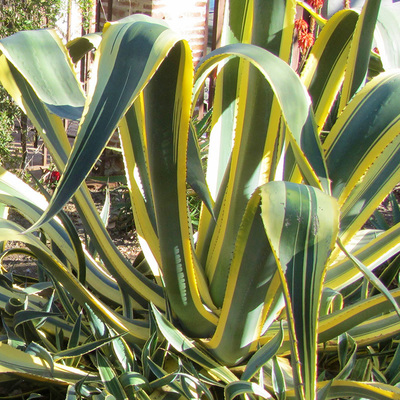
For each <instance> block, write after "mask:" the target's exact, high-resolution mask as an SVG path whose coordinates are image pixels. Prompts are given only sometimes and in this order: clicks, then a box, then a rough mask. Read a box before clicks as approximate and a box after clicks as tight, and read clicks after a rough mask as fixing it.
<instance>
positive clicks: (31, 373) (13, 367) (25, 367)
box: [0, 343, 98, 385]
mask: <svg viewBox="0 0 400 400" xmlns="http://www.w3.org/2000/svg"><path fill="white" fill-rule="evenodd" d="M0 374H17V375H22V376H24V377H26V378H29V379H35V380H38V381H42V382H46V381H47V382H51V383H54V384H60V385H68V384H74V383H77V382H79V381H80V380H82V379H88V381H93V380H97V379H98V376H97V375H95V374H91V373H88V372H87V371H81V370H79V369H77V368H72V367H67V366H65V365H62V364H58V363H54V364H53V368H51V365H48V364H47V362H45V361H44V360H43V359H42V358H40V357H37V356H34V355H30V354H27V353H24V352H23V351H21V350H17V349H15V348H13V347H11V346H9V345H7V344H4V343H0Z"/></svg>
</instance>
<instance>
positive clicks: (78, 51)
mask: <svg viewBox="0 0 400 400" xmlns="http://www.w3.org/2000/svg"><path fill="white" fill-rule="evenodd" d="M100 42H101V34H100V33H89V34H88V35H85V36H81V37H78V38H76V39H73V40H70V41H69V42H68V43H67V45H66V47H67V49H68V53H69V55H70V57H71V59H72V61H73V62H74V63H77V62H78V61H79V60H81V59H82V58H83V57H84V56H85V54H87V53H89V51H91V50H94V49H97V48H98V47H99V45H100Z"/></svg>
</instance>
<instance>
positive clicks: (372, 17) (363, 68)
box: [339, 0, 381, 112]
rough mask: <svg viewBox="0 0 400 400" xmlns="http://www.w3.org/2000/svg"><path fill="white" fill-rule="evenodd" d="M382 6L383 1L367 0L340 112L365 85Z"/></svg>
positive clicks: (347, 72) (355, 40)
mask: <svg viewBox="0 0 400 400" xmlns="http://www.w3.org/2000/svg"><path fill="white" fill-rule="evenodd" d="M380 5H381V0H366V2H365V3H364V6H363V9H362V11H361V14H360V18H359V19H358V22H357V26H356V29H355V32H354V38H353V40H352V43H351V48H350V54H349V59H348V62H347V68H346V75H345V79H344V82H343V88H342V92H341V96H340V103H339V112H342V111H343V110H344V108H345V107H346V105H347V104H348V103H349V101H350V100H351V98H352V97H353V96H354V94H355V93H357V91H358V90H359V89H360V88H361V87H363V85H364V83H365V78H366V76H367V72H368V64H369V59H370V54H371V49H372V42H373V38H374V31H375V26H376V20H377V17H378V12H379V7H380Z"/></svg>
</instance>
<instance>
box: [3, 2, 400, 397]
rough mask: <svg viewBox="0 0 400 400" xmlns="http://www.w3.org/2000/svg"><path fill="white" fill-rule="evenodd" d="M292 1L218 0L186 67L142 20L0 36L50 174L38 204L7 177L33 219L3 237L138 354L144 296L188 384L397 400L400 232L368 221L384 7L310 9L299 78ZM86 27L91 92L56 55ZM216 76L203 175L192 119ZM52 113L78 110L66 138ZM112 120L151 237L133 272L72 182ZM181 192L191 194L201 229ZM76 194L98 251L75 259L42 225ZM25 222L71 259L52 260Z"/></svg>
mask: <svg viewBox="0 0 400 400" xmlns="http://www.w3.org/2000/svg"><path fill="white" fill-rule="evenodd" d="M295 6H296V3H295V2H293V1H286V2H273V6H271V4H270V3H269V2H268V3H266V2H262V1H259V2H258V1H245V2H241V1H230V2H227V5H226V7H227V9H226V16H227V17H226V20H225V25H224V30H223V36H222V44H223V46H222V47H221V48H219V49H217V50H216V51H214V52H212V53H211V54H210V55H208V56H207V57H206V58H205V59H204V60H203V61H202V63H201V64H200V65H199V66H198V67H197V69H196V72H195V75H194V76H193V65H192V57H191V52H190V48H189V46H188V43H187V42H186V41H185V40H183V39H182V38H181V37H180V36H179V35H177V34H175V33H174V32H173V30H171V29H170V27H168V25H167V24H166V23H164V22H161V21H157V20H154V19H152V18H149V17H146V16H142V15H135V16H131V17H129V18H126V19H123V20H121V21H117V22H114V23H108V24H106V26H105V28H104V31H103V32H102V35H101V36H100V35H94V36H93V35H92V36H90V37H86V38H82V39H81V40H77V41H74V43H71V44H70V45H69V46H68V47H65V46H64V45H63V44H62V43H61V41H60V40H59V39H58V38H57V36H56V35H55V33H54V32H53V31H38V32H21V33H19V34H17V35H15V36H12V37H10V38H7V39H5V40H2V41H1V42H0V48H1V51H2V56H1V58H0V69H1V72H0V79H1V81H2V83H3V85H4V86H5V87H6V88H7V90H8V91H9V92H10V94H11V95H12V96H13V97H14V98H15V99H16V101H17V102H18V104H19V105H20V106H21V107H23V109H24V110H25V111H26V112H27V114H28V115H29V117H30V118H31V120H32V121H33V123H34V124H35V126H36V127H37V129H38V131H39V132H40V133H41V134H42V136H43V138H44V140H45V141H46V145H47V146H48V148H49V150H50V151H51V153H52V155H53V159H54V162H55V164H56V165H57V168H58V169H59V171H60V172H62V175H61V179H60V182H59V184H58V186H57V188H56V190H55V193H54V195H53V197H52V198H51V200H50V201H49V204H47V203H41V206H40V207H38V206H36V205H34V204H32V203H33V197H32V199H30V198H27V197H26V195H25V193H24V191H23V190H16V189H15V187H14V188H13V183H12V182H13V179H11V178H10V181H8V182H5V183H4V185H3V186H2V187H3V190H4V192H5V195H4V199H3V200H2V201H4V202H5V203H12V202H13V201H15V199H14V197H13V196H15V198H18V199H20V202H19V204H20V208H21V209H22V210H23V211H24V212H25V213H26V214H27V215H28V214H29V216H30V219H31V220H32V221H33V222H34V225H33V227H31V228H30V229H29V231H28V232H23V229H22V228H21V229H19V228H18V227H15V226H9V225H6V222H4V224H5V226H4V227H2V228H1V229H0V236H1V238H2V239H10V238H15V239H16V240H17V239H18V240H22V241H24V242H26V243H28V245H29V248H30V249H31V251H32V252H33V254H35V255H36V256H37V257H38V258H39V259H40V260H41V261H42V263H43V264H44V266H45V268H47V269H48V270H49V271H51V273H52V274H53V275H54V276H55V279H56V281H58V282H60V283H61V284H62V286H63V288H64V289H65V290H66V291H67V292H68V293H69V294H70V295H71V296H73V298H74V299H75V301H76V302H77V303H78V304H79V305H80V307H82V308H84V309H90V310H92V312H93V313H94V315H96V316H97V317H98V318H99V319H101V320H102V321H103V323H105V324H107V326H110V328H111V329H113V331H115V332H116V333H118V334H124V340H126V342H127V343H128V344H129V345H130V346H132V348H135V349H137V348H144V346H145V343H149V342H148V340H149V337H150V336H151V332H154V331H152V330H151V326H152V319H151V317H150V315H149V309H150V305H151V306H152V310H153V311H152V313H153V314H154V318H155V320H156V322H157V326H158V328H159V330H160V332H161V334H160V336H161V335H162V337H164V338H165V339H166V340H167V342H168V343H169V345H170V346H172V347H174V348H175V350H176V351H178V354H179V357H180V360H181V361H178V363H179V362H181V363H182V364H183V363H184V362H187V360H188V359H189V360H191V362H193V363H194V364H191V365H192V366H194V365H196V366H197V368H196V369H191V367H190V368H189V367H188V369H187V370H186V371H188V370H189V371H191V375H192V376H195V377H196V379H199V380H198V381H197V380H196V382H202V383H204V384H206V387H207V385H214V386H217V385H222V386H224V388H225V389H224V390H225V396H226V397H227V398H233V397H235V396H237V395H239V394H245V393H251V394H254V395H257V396H261V397H265V398H268V397H276V398H284V397H286V398H299V399H314V398H316V396H317V393H318V397H319V398H338V397H345V396H353V395H358V396H359V395H361V396H363V397H369V398H377V399H378V398H379V399H386V398H387V399H389V398H393V396H394V397H396V396H399V391H398V388H396V386H395V385H396V383H397V382H398V378H397V375H396V374H395V369H396V365H398V351H397V346H396V342H395V341H393V342H390V341H391V340H393V339H395V338H396V335H398V333H399V330H400V321H399V315H398V312H399V309H398V306H397V297H398V296H399V292H398V290H392V291H389V290H388V289H387V288H386V287H385V286H384V285H383V284H382V283H381V282H380V281H379V280H378V279H377V278H376V277H375V276H374V275H373V273H372V272H371V271H373V270H375V269H377V268H378V267H379V266H381V265H382V264H383V263H384V262H386V261H388V260H390V259H391V257H392V256H393V255H395V254H396V253H397V252H398V250H399V240H398V239H399V227H398V226H397V225H394V226H393V227H391V228H390V229H388V230H386V231H385V232H382V231H380V230H365V229H363V226H364V224H365V222H366V221H367V220H368V219H369V217H370V216H371V214H372V213H373V212H374V211H375V209H376V208H377V207H378V205H379V204H380V203H381V201H382V200H383V199H384V198H385V197H386V196H387V194H388V193H389V192H390V191H391V190H392V188H393V187H394V186H395V185H396V184H397V182H398V180H399V165H400V164H399V162H398V160H397V157H398V145H397V143H398V140H399V134H398V133H399V130H398V126H399V122H398V121H399V115H400V107H399V105H398V101H396V99H397V98H398V92H399V77H400V75H399V70H398V69H396V68H392V67H398V66H397V65H393V63H395V57H392V58H391V59H390V60H391V61H389V62H392V64H391V65H389V64H386V61H385V62H383V61H384V60H386V59H384V56H383V54H382V62H383V64H382V65H383V68H385V69H387V71H385V72H382V73H379V74H378V75H377V76H376V77H375V78H373V79H368V76H369V75H368V71H369V67H370V65H371V63H370V60H371V48H372V43H373V36H374V32H375V29H376V21H377V19H378V12H379V9H380V2H379V1H376V0H368V2H366V4H365V6H364V9H363V10H362V11H361V13H358V12H356V11H354V10H344V11H341V12H339V13H337V14H335V15H334V16H333V17H332V18H331V19H330V20H329V21H324V20H322V19H319V20H318V21H319V23H320V24H322V25H324V26H323V28H322V29H321V33H320V35H319V36H318V39H317V40H316V42H315V45H314V47H313V49H312V50H311V52H310V55H309V58H308V60H307V62H306V65H305V68H304V70H303V72H302V75H301V76H300V77H299V76H298V75H297V74H296V73H295V72H294V70H293V69H292V68H291V67H290V66H289V62H290V61H291V54H292V52H291V50H292V42H293V30H294V21H295ZM393 13H398V8H393V10H392V14H393ZM385 15H386V16H387V15H388V14H380V16H379V18H381V21H382V18H383V20H384V21H388V20H386V19H385V18H386V17H385ZM390 27H391V24H390V22H387V24H386V28H387V29H390ZM93 39H95V40H96V41H97V43H99V44H96V46H95V47H96V50H95V54H96V57H95V63H94V66H93V76H94V80H95V85H93V90H92V92H90V93H89V94H88V95H85V94H84V93H83V92H82V91H81V89H80V85H79V82H78V81H77V79H76V77H75V73H74V69H73V63H72V61H71V58H70V56H69V53H68V50H69V51H70V52H71V54H73V56H72V57H73V60H74V61H76V60H78V59H79V57H80V55H81V54H84V53H85V52H86V51H88V49H91V48H92V43H94V42H92V40H93ZM383 49H384V47H383ZM382 53H384V51H383V52H382ZM27 59H29V60H30V62H29V63H27V62H26V60H27ZM32 60H33V62H32ZM49 60H51V61H52V62H49ZM389 67H390V68H389ZM215 69H217V81H216V93H215V96H214V99H215V100H214V104H213V111H212V128H211V134H210V143H209V152H208V159H207V171H206V173H205V175H204V173H203V170H202V164H201V160H200V157H199V152H198V147H197V144H196V141H195V140H194V138H195V136H194V132H193V126H192V124H191V117H192V115H193V113H195V110H196V107H195V106H196V102H197V97H198V95H199V92H200V91H201V89H202V86H203V83H204V81H205V79H206V77H207V76H208V75H209V74H210V73H211V72H212V71H214V70H215ZM376 72H377V71H375V74H374V75H376ZM378 72H379V71H378ZM368 80H369V81H368ZM337 99H340V100H337ZM62 118H68V119H74V120H79V121H80V122H79V130H78V134H77V138H76V141H75V143H74V146H73V148H72V149H70V148H69V146H68V144H67V141H66V135H65V131H64V128H63V125H62ZM117 128H118V129H119V133H120V136H121V142H122V148H123V155H124V159H125V165H126V175H127V182H128V187H129V190H130V195H131V201H132V207H133V213H134V219H135V226H136V229H137V232H138V235H139V237H140V241H141V245H142V249H143V257H141V258H138V260H137V262H136V263H135V265H134V266H131V265H130V264H129V263H128V262H127V261H126V260H124V259H123V257H122V256H121V255H120V254H119V253H118V251H117V249H116V247H115V245H114V244H113V243H112V242H111V240H110V238H109V237H108V235H107V232H106V230H105V228H104V225H103V223H102V221H101V220H100V217H99V216H98V214H97V213H96V211H95V209H94V207H93V204H92V202H91V199H90V196H89V193H88V191H87V188H86V186H85V183H84V180H85V178H86V177H87V175H88V173H89V172H90V170H91V168H92V167H93V165H94V163H95V162H96V160H97V158H98V157H99V155H100V154H101V152H102V150H103V148H104V147H105V146H106V144H107V142H108V140H109V138H110V136H111V135H112V134H113V133H114V131H115V129H117ZM323 129H324V130H326V132H324V141H323V142H322V141H321V140H320V135H321V132H322V131H323ZM188 184H189V185H190V186H191V187H192V188H193V189H194V190H195V191H196V193H197V194H198V195H199V196H200V198H201V199H202V201H203V208H202V211H201V217H200V221H199V226H198V232H197V234H196V236H194V235H193V230H192V227H191V221H190V218H189V217H188V207H187V185H188ZM7 196H9V197H7ZM72 196H73V197H74V201H75V202H76V204H77V207H78V209H79V210H80V213H81V218H82V220H83V222H84V224H85V227H86V229H87V231H88V233H89V235H90V237H91V239H92V243H93V244H94V245H95V247H96V250H97V252H98V254H99V256H100V259H101V261H98V260H96V259H95V260H93V259H91V258H90V256H89V254H87V253H85V250H84V249H83V254H82V255H81V258H79V260H80V262H78V261H77V260H78V257H76V249H77V248H78V247H79V246H75V245H74V244H73V243H72V242H71V239H69V238H68V237H67V236H66V235H62V232H63V227H62V225H60V222H58V220H54V216H55V215H56V214H57V213H58V212H59V211H60V210H61V209H62V206H63V205H64V204H65V202H66V201H67V200H68V199H70V198H71V197H72ZM22 199H24V200H22ZM38 202H39V200H38ZM37 207H38V208H37ZM33 210H35V212H34V211H33ZM43 210H45V211H44V213H43V215H42V212H43ZM37 229H40V230H41V231H43V232H45V233H46V234H47V235H52V236H51V238H52V240H57V241H58V247H59V248H61V249H62V250H63V251H65V252H66V254H67V252H68V258H67V259H66V260H63V259H61V258H58V257H55V255H54V253H53V252H52V250H51V249H50V248H48V247H47V246H45V245H44V244H43V243H42V242H40V241H38V240H37V239H36V238H35V236H34V235H33V233H32V232H33V231H35V230H37ZM52 229H53V230H52ZM57 235H59V236H57ZM71 269H75V270H77V271H79V274H78V277H75V275H74V274H73V273H72V272H71ZM85 274H87V276H85ZM363 280H364V281H363ZM360 281H361V282H362V283H361V285H360V284H359V282H360ZM371 287H373V289H371ZM109 288H112V290H111V289H109ZM369 294H374V295H373V296H369ZM111 296H112V299H113V300H112V301H110V300H111V299H110V297H111ZM118 296H121V300H118ZM116 304H120V305H121V306H120V307H118V306H116ZM388 343H390V344H388ZM136 346H138V347H136ZM364 349H368V356H365V354H366V353H365V351H366V350H364ZM318 352H320V353H318ZM163 354H167V353H163ZM318 354H320V362H321V364H320V365H322V366H323V368H322V371H323V372H321V369H317V362H318ZM332 354H334V355H333V356H332ZM250 356H252V358H250V360H249V357H250ZM288 359H290V362H291V364H290V363H289V362H288V361H287V360H288ZM167 360H169V357H168V356H165V358H164V361H165V364H163V363H161V366H162V367H161V370H159V369H157V368H156V367H154V368H153V370H152V372H153V373H155V372H154V371H156V370H157V371H158V373H159V374H160V379H162V377H163V376H164V377H165V376H169V377H170V375H168V368H167V364H168V362H167ZM97 363H98V365H99V368H103V366H104V365H105V364H104V363H105V361H104V360H102V359H97ZM157 365H158V366H159V365H160V364H157ZM168 365H169V367H170V364H168ZM163 367H165V368H163ZM353 367H355V368H356V369H355V368H353ZM193 368H194V367H193ZM230 368H231V369H230ZM181 371H182V370H180V372H179V373H181ZM196 374H198V375H196ZM204 374H206V375H204ZM178 375H179V374H178ZM178 375H177V376H178ZM115 376H117V375H115ZM115 376H114V375H113V376H110V380H112V381H113V382H115V381H117V380H118V381H120V378H118V376H117V377H116V378H115ZM377 377H378V378H377ZM114 378H115V379H114ZM168 379H169V378H168ZM166 381H167V379H166ZM365 381H367V382H365ZM368 381H371V382H369V383H368ZM372 381H374V382H372ZM182 385H183V386H185V385H186V386H187V385H188V381H184V383H182ZM186 386H185V387H186ZM189 386H190V385H189ZM195 387H197V389H198V390H199V392H197V393H200V392H201V393H203V394H204V393H206V394H207V395H208V392H207V391H206V390H205V388H204V387H203V389H201V390H200V389H199V387H200V386H199V385H198V384H197V386H196V385H195ZM174 390H175V391H176V392H177V393H178V394H180V395H184V396H186V397H190V395H189V394H188V393H189V392H187V391H184V392H179V391H177V389H174ZM182 393H183V394H182ZM191 393H192V396H194V397H196V395H195V394H193V391H192V392H191ZM215 393H218V391H215Z"/></svg>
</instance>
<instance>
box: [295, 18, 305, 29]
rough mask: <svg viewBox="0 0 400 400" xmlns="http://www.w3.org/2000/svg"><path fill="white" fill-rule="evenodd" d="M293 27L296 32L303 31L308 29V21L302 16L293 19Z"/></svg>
mask: <svg viewBox="0 0 400 400" xmlns="http://www.w3.org/2000/svg"><path fill="white" fill-rule="evenodd" d="M294 27H295V28H296V29H297V31H298V32H305V31H307V30H308V23H307V21H304V19H303V18H300V19H296V21H294Z"/></svg>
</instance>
